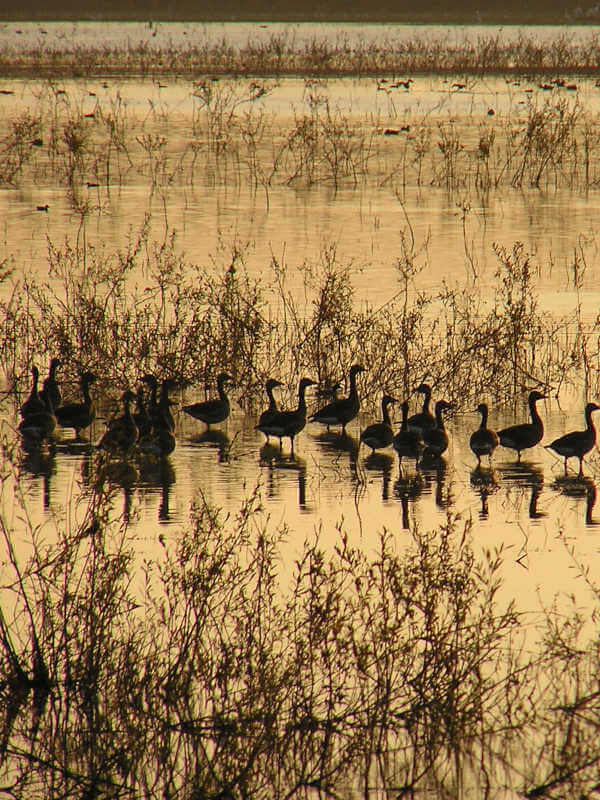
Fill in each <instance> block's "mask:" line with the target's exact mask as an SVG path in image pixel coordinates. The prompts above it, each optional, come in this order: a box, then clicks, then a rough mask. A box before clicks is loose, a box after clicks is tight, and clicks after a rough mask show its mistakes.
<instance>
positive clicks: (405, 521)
mask: <svg viewBox="0 0 600 800" xmlns="http://www.w3.org/2000/svg"><path fill="white" fill-rule="evenodd" d="M424 488H425V480H424V479H423V476H422V475H421V473H420V472H419V471H416V472H414V473H412V474H410V473H408V472H402V473H400V477H399V478H398V480H397V481H396V482H395V483H394V496H395V497H397V498H398V500H400V503H401V505H402V527H403V528H404V530H409V528H410V515H409V511H410V505H411V503H412V504H413V505H414V503H415V502H416V501H417V500H418V499H419V497H420V496H421V495H422V494H423V489H424Z"/></svg>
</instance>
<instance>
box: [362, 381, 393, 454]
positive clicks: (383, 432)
mask: <svg viewBox="0 0 600 800" xmlns="http://www.w3.org/2000/svg"><path fill="white" fill-rule="evenodd" d="M395 402H396V400H395V399H394V398H393V397H392V396H391V395H389V394H384V395H383V397H382V399H381V416H382V417H383V419H382V421H381V422H375V423H373V424H372V425H369V426H367V427H366V428H365V429H364V431H363V432H362V433H361V435H360V441H361V442H364V443H365V444H366V445H368V447H370V448H371V453H374V452H375V450H382V449H383V448H384V447H389V446H390V445H391V444H392V441H393V440H394V432H393V430H392V423H391V420H390V412H389V411H388V406H390V405H391V404H392V403H395Z"/></svg>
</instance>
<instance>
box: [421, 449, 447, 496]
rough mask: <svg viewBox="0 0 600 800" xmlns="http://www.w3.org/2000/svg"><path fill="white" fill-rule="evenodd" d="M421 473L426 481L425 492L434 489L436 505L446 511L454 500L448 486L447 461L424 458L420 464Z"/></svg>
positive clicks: (439, 458) (440, 458)
mask: <svg viewBox="0 0 600 800" xmlns="http://www.w3.org/2000/svg"><path fill="white" fill-rule="evenodd" d="M420 468H421V473H422V475H423V478H424V480H425V489H424V490H425V492H427V493H429V492H431V491H432V489H433V493H434V497H435V504H436V506H437V507H438V508H441V509H446V508H448V507H449V506H451V505H452V502H453V498H452V492H451V487H450V486H449V485H447V477H448V476H447V472H448V464H447V463H446V460H445V459H444V458H442V457H441V456H439V457H438V458H427V459H425V458H423V459H422V460H421V464H420Z"/></svg>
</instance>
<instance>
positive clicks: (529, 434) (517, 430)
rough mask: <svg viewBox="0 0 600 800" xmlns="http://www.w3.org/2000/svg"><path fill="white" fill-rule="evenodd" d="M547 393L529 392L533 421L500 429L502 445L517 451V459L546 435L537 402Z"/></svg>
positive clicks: (530, 411)
mask: <svg viewBox="0 0 600 800" xmlns="http://www.w3.org/2000/svg"><path fill="white" fill-rule="evenodd" d="M545 397H546V395H545V394H542V393H541V392H538V391H537V389H534V390H533V391H532V392H530V393H529V399H528V401H527V402H528V404H529V413H530V415H531V422H523V423H521V424H520V425H511V426H510V427H509V428H504V429H503V430H501V431H498V439H499V440H500V444H501V445H502V447H508V448H509V449H511V450H516V451H517V461H520V460H521V451H522V450H528V449H529V448H530V447H535V445H536V444H537V443H538V442H539V441H541V439H542V436H543V435H544V424H543V422H542V420H541V419H540V415H539V414H538V412H537V408H536V407H535V404H536V403H537V402H538V400H543V399H544V398H545Z"/></svg>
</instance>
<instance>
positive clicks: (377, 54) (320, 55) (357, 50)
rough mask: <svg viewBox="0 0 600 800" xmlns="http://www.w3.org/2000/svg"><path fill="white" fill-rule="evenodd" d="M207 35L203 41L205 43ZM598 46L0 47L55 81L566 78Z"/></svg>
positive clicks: (572, 40)
mask: <svg viewBox="0 0 600 800" xmlns="http://www.w3.org/2000/svg"><path fill="white" fill-rule="evenodd" d="M203 36H204V38H203ZM599 52H600V44H599V40H598V35H597V33H596V32H595V31H594V30H593V29H592V30H590V32H589V33H588V34H587V35H586V34H584V33H580V34H579V35H578V36H577V37H575V36H573V35H571V34H570V33H568V32H566V33H557V34H556V35H555V36H554V37H553V38H546V39H544V38H541V37H538V36H536V35H535V34H534V33H528V32H525V31H521V32H520V33H519V34H518V35H514V36H502V35H500V34H498V33H496V32H494V33H490V34H488V35H486V34H478V35H477V36H476V37H474V36H470V35H468V34H465V35H463V37H462V38H459V37H457V38H456V39H455V40H453V41H452V42H451V43H450V42H448V39H447V37H444V36H443V35H442V34H438V33H419V32H416V31H414V30H412V31H411V32H410V35H409V36H407V35H406V34H403V33H402V32H400V33H397V34H395V35H394V34H387V35H383V36H380V37H379V38H378V39H377V40H369V39H368V38H367V37H363V38H360V39H359V38H357V37H354V38H352V39H350V38H349V37H348V35H344V34H340V35H339V36H337V37H336V38H335V39H333V38H331V37H325V36H319V35H317V34H313V35H312V36H310V37H301V36H298V35H297V34H296V32H295V31H281V32H270V33H265V34H264V36H258V35H257V34H253V35H250V36H249V37H248V39H247V40H246V41H244V42H233V41H229V40H228V39H227V38H226V37H222V38H220V39H218V40H215V39H211V38H210V37H209V36H208V35H206V33H205V32H199V33H198V35H196V36H194V40H193V41H191V40H189V39H183V38H182V39H181V40H180V41H178V42H177V43H175V42H174V41H173V40H172V39H171V38H168V37H150V38H142V36H140V39H139V40H138V41H135V40H130V41H129V42H127V43H126V44H122V45H119V44H114V43H111V42H108V41H107V42H102V41H94V42H93V43H83V42H78V41H77V40H75V41H73V42H70V41H68V40H65V39H63V40H61V42H60V44H55V43H52V42H49V41H44V40H40V39H38V40H36V41H35V42H34V43H32V44H25V43H23V42H19V43H18V44H17V43H14V42H13V43H11V42H10V39H8V38H7V39H6V41H5V44H4V46H3V48H2V49H1V50H0V66H1V67H2V70H3V74H28V73H34V74H35V75H36V77H38V76H39V75H55V76H66V75H70V76H75V77H77V76H93V75H100V76H102V77H104V76H106V75H107V74H108V75H135V76H146V75H154V76H158V75H167V74H177V75H198V74H199V73H206V74H208V75H226V74H229V75H231V74H233V75H237V74H243V75H248V74H251V75H263V76H280V75H290V74H291V75H298V74H302V75H314V76H329V75H359V76H360V75H385V74H403V73H413V74H414V73H429V74H431V73H456V74H483V73H488V74H489V73H501V74H503V73H508V74H521V73H530V72H538V73H548V72H556V71H561V72H565V73H571V74H573V73H578V72H584V73H587V74H596V73H597V70H598V63H600V58H599Z"/></svg>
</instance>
